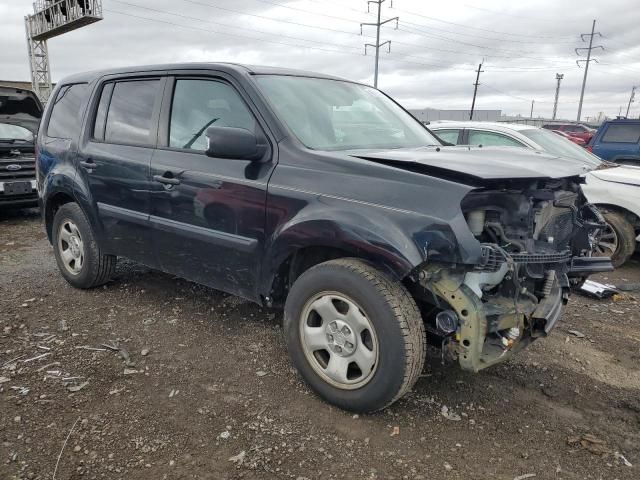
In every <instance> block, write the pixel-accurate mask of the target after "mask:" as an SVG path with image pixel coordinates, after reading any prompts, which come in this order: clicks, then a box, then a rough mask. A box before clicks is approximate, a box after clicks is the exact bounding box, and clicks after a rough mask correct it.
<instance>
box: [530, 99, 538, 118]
mask: <svg viewBox="0 0 640 480" xmlns="http://www.w3.org/2000/svg"><path fill="white" fill-rule="evenodd" d="M535 103H536V101H535V100H531V113H530V114H529V118H530V119H532V120H533V105H534V104H535Z"/></svg>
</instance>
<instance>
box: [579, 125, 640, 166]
mask: <svg viewBox="0 0 640 480" xmlns="http://www.w3.org/2000/svg"><path fill="white" fill-rule="evenodd" d="M588 149H589V150H590V151H592V152H593V153H594V154H596V155H597V156H598V157H600V158H602V159H603V160H608V161H610V162H615V163H622V164H627V165H636V166H640V120H630V119H620V120H610V121H606V122H603V123H602V125H600V128H599V129H598V131H597V132H596V134H595V135H594V136H593V138H592V139H591V142H590V143H589V146H588Z"/></svg>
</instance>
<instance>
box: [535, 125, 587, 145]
mask: <svg viewBox="0 0 640 480" xmlns="http://www.w3.org/2000/svg"><path fill="white" fill-rule="evenodd" d="M542 128H546V129H547V130H559V131H561V132H563V133H566V134H567V135H570V136H572V137H577V138H581V139H582V140H584V143H585V144H587V143H589V140H591V137H593V134H594V133H595V130H593V129H592V128H589V127H587V126H585V125H581V124H579V123H549V124H546V125H543V126H542Z"/></svg>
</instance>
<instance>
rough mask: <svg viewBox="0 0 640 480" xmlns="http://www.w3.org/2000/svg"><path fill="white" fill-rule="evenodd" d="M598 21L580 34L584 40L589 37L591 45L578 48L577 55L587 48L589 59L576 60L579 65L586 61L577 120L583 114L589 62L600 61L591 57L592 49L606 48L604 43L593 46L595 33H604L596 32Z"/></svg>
mask: <svg viewBox="0 0 640 480" xmlns="http://www.w3.org/2000/svg"><path fill="white" fill-rule="evenodd" d="M595 30H596V21H595V20H594V21H593V24H592V25H591V33H581V34H580V38H581V39H582V41H583V42H584V41H586V40H585V37H589V47H588V48H585V47H582V48H576V55H578V56H580V52H579V51H580V50H586V51H587V59H586V60H576V63H577V64H578V67H580V62H585V65H584V77H583V78H582V90H581V91H580V103H579V104H578V118H577V121H578V122H579V121H580V117H581V116H582V100H583V99H584V88H585V86H586V85H587V73H588V72H589V63H590V62H596V63H598V60H597V59H595V58H591V50H593V49H595V48H601V49H602V50H604V47H603V46H602V45H596V46H595V47H594V46H593V37H594V35H599V36H601V37H602V34H601V33H600V32H596V31H595Z"/></svg>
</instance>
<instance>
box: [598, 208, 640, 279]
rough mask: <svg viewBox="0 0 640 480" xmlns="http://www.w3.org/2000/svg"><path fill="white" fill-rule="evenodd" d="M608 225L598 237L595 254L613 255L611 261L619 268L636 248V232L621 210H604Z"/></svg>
mask: <svg viewBox="0 0 640 480" xmlns="http://www.w3.org/2000/svg"><path fill="white" fill-rule="evenodd" d="M602 215H603V217H604V219H605V221H606V222H607V226H606V228H605V229H604V231H603V232H601V233H600V235H599V236H598V238H597V241H596V246H595V254H596V255H597V256H599V257H611V263H612V264H613V266H614V267H616V268H618V267H620V266H621V265H623V264H624V263H625V262H626V261H627V260H628V259H629V257H631V255H633V252H634V251H635V249H636V233H635V229H634V228H633V225H632V224H631V222H629V221H628V220H627V218H626V217H625V216H624V215H623V214H622V213H619V212H612V211H609V212H603V214H602Z"/></svg>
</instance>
